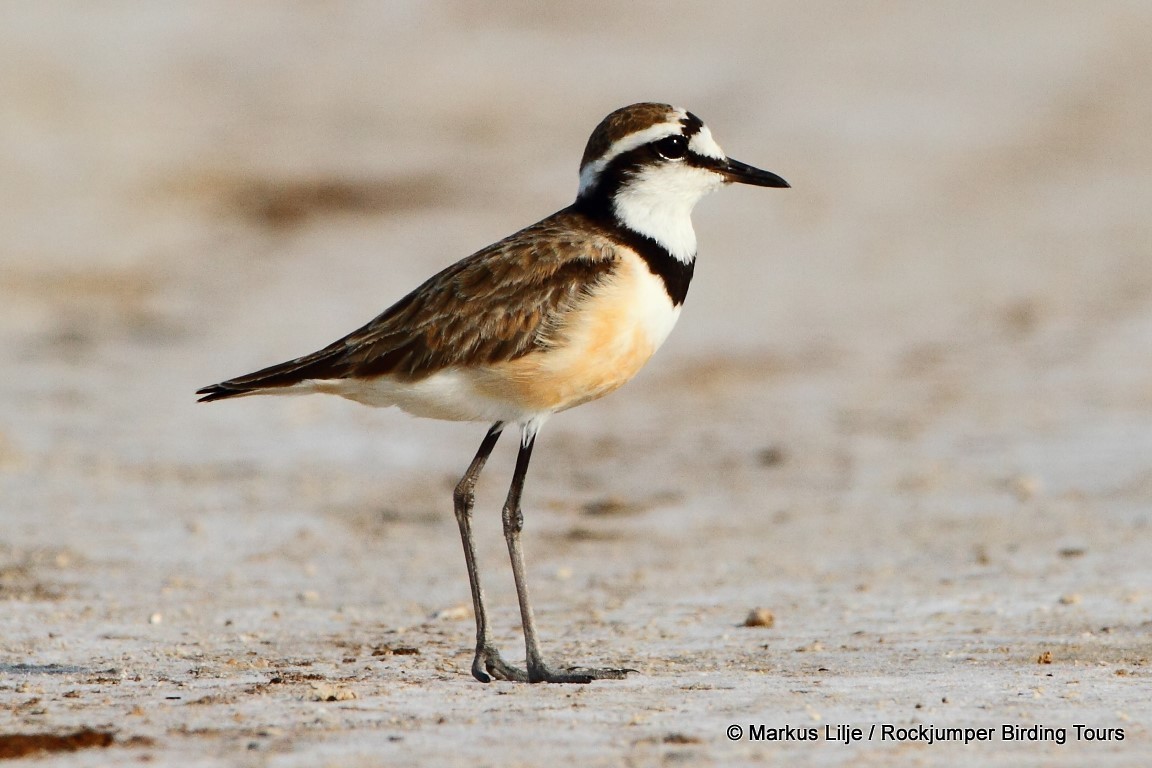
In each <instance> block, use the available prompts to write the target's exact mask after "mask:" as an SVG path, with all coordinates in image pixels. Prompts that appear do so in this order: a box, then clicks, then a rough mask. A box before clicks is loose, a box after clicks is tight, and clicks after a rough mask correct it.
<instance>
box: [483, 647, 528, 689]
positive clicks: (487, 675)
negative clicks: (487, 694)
mask: <svg viewBox="0 0 1152 768" xmlns="http://www.w3.org/2000/svg"><path fill="white" fill-rule="evenodd" d="M472 677H474V678H476V679H477V680H479V681H480V682H482V683H490V682H492V681H493V680H510V681H512V682H514V683H526V682H528V673H527V672H525V671H524V670H522V669H520V668H519V667H514V666H512V665H511V664H509V663H508V662H506V661H504V659H503V658H502V657H501V656H500V651H498V650H496V649H495V648H493V647H492V646H490V645H482V646H480V647H479V648H477V649H476V658H475V659H473V661H472Z"/></svg>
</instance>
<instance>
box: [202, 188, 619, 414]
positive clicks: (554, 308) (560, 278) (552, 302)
mask: <svg viewBox="0 0 1152 768" xmlns="http://www.w3.org/2000/svg"><path fill="white" fill-rule="evenodd" d="M617 247H618V246H617V245H616V244H615V243H614V242H613V240H612V239H611V238H610V237H609V233H608V231H607V230H606V229H603V228H602V227H600V226H599V225H597V224H596V223H594V222H592V221H591V220H589V219H588V217H587V216H586V215H585V214H583V213H581V212H579V211H576V210H573V209H571V208H569V209H565V210H562V211H559V212H558V213H555V214H553V215H552V216H549V217H548V218H546V219H544V220H542V221H540V222H538V223H536V224H534V225H532V226H530V227H528V228H526V229H524V230H521V231H520V232H518V233H516V234H514V235H512V236H510V237H508V238H505V239H504V240H501V241H499V242H497V243H494V244H493V245H490V246H488V247H487V248H484V249H483V250H481V251H478V252H477V253H474V254H473V255H471V256H469V257H467V258H465V259H463V260H461V261H459V262H457V263H455V264H453V265H452V266H450V267H448V268H446V269H444V270H442V271H441V272H439V273H437V274H436V275H434V276H433V277H431V278H430V279H428V280H427V281H426V282H425V283H424V284H423V285H421V286H420V287H418V288H417V289H416V290H414V291H412V292H411V293H409V294H408V295H407V296H405V297H404V298H402V299H400V301H398V302H396V304H394V305H393V306H392V307H390V308H389V309H387V310H385V311H384V312H383V313H382V314H380V315H379V316H377V317H376V318H375V319H373V320H372V321H371V322H369V323H368V324H366V325H364V326H363V327H361V328H359V329H357V330H355V331H353V332H352V333H350V334H348V335H347V336H345V337H343V338H341V339H339V340H337V341H335V342H333V343H332V344H329V345H328V346H327V347H324V348H323V349H321V350H319V351H317V352H314V353H312V354H310V355H306V356H304V357H300V358H297V359H295V360H290V361H288V362H286V363H281V364H279V365H274V366H270V367H268V368H264V369H262V370H259V371H256V372H255V373H250V374H247V375H245V376H238V377H236V378H234V379H229V380H228V381H225V382H221V383H220V384H214V385H212V386H209V387H205V388H203V389H201V390H199V391H198V392H197V394H200V395H202V397H201V400H202V401H210V400H219V399H223V398H227V397H235V396H238V395H245V394H253V393H255V392H257V391H259V390H268V389H274V388H280V387H290V386H292V385H295V384H299V383H301V382H303V381H307V380H331V379H346V378H369V377H373V376H380V375H388V376H391V377H395V378H397V379H400V380H417V379H422V378H425V377H427V376H429V375H431V374H433V373H436V372H438V371H442V370H444V369H446V368H452V367H459V366H475V365H493V364H496V363H501V362H508V361H512V360H516V359H518V358H520V357H523V356H524V355H527V354H529V353H530V352H533V351H536V350H541V349H544V348H547V347H548V346H550V345H554V344H557V343H561V340H560V339H558V338H556V335H557V333H558V332H560V329H563V328H564V325H565V323H564V317H565V316H566V315H567V314H568V313H569V312H571V311H572V310H574V309H576V308H577V307H578V306H579V305H580V304H581V302H582V301H584V300H586V299H587V298H588V297H589V296H591V295H592V294H593V292H594V291H595V289H596V287H597V286H598V285H599V284H601V283H602V282H603V281H604V280H606V279H608V278H609V277H611V275H612V274H613V272H614V270H615V269H616V267H617V264H618V261H619V254H618V253H617Z"/></svg>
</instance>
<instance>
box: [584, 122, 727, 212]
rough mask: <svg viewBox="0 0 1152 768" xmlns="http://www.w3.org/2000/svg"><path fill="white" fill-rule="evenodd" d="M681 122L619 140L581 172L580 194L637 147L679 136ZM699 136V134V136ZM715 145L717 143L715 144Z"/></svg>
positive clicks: (650, 127) (658, 126)
mask: <svg viewBox="0 0 1152 768" xmlns="http://www.w3.org/2000/svg"><path fill="white" fill-rule="evenodd" d="M680 128H681V126H680V121H679V120H677V121H676V122H674V123H657V124H656V125H652V126H649V127H647V128H645V129H644V130H642V131H636V133H630V134H628V135H627V136H625V137H624V138H622V139H620V140H618V141H617V142H616V143H615V144H613V145H612V146H610V147H609V148H608V151H607V152H605V153H604V154H603V155H602V156H601V157H600V158H599V159H597V160H594V161H592V162H591V163H588V165H586V166H584V168H583V169H582V170H581V171H580V190H579V192H578V194H581V195H582V194H584V193H585V192H586V191H587V190H588V189H590V188H591V187H592V185H593V184H595V183H596V179H598V178H599V177H600V174H601V172H603V170H604V169H605V168H606V167H608V163H610V162H612V161H613V160H614V159H616V158H617V157H619V156H620V155H622V154H624V153H625V152H631V151H632V150H633V149H636V147H642V146H644V145H645V144H647V143H648V142H650V141H655V140H656V139H662V138H664V137H665V136H679V135H681V133H680ZM697 135H699V134H697ZM713 144H715V142H713Z"/></svg>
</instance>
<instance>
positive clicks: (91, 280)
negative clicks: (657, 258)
mask: <svg viewBox="0 0 1152 768" xmlns="http://www.w3.org/2000/svg"><path fill="white" fill-rule="evenodd" d="M1150 28H1152V6H1150V5H1149V4H1148V3H1147V2H1127V3H1125V2H1104V3H1093V4H1086V3H1073V2H1043V3H1042V2H1038V1H1023V0H1022V1H1021V2H1004V1H1003V0H998V1H997V2H994V3H993V2H977V3H965V4H959V3H950V4H925V3H912V2H907V3H904V2H896V3H887V4H869V5H863V4H843V3H831V2H828V3H822V2H802V3H801V2H795V3H772V4H767V3H758V2H743V3H741V2H729V3H710V4H707V6H706V9H705V6H703V5H700V4H696V3H688V2H663V3H659V4H648V3H628V4H624V3H619V4H617V3H603V2H596V3H588V4H574V3H572V4H564V5H560V4H547V5H545V4H537V3H533V2H515V1H511V2H503V3H495V4H493V3H490V4H483V5H482V6H481V5H480V4H466V3H454V2H438V3H417V2H408V3H404V2H391V3H387V4H377V3H362V4H319V3H317V4H310V3H283V4H279V5H273V4H259V5H257V4H245V5H243V6H240V4H234V3H218V4H212V3H196V4H175V3H148V4H140V3H126V2H104V3H23V4H16V3H9V4H5V5H4V6H3V9H2V10H0V94H2V103H3V107H2V109H0V232H2V233H3V237H2V239H0V369H2V373H0V510H2V514H3V526H2V527H0V607H2V611H0V754H8V752H5V751H4V750H11V751H12V752H13V753H16V752H19V751H20V750H22V749H24V747H23V746H21V742H19V740H18V738H17V737H19V736H36V737H44V736H64V735H69V734H73V735H75V733H76V732H82V734H81V735H80V736H78V737H75V739H74V740H73V741H72V742H67V743H66V744H56V745H55V746H57V747H60V746H65V745H71V746H83V747H85V748H83V749H81V750H80V751H78V752H75V753H74V754H68V755H64V754H57V755H56V756H52V757H47V758H45V759H44V760H43V761H42V763H41V764H60V765H70V766H71V765H91V766H96V765H109V764H126V763H133V762H137V761H140V762H147V763H149V764H152V765H165V766H167V765H172V766H176V765H180V766H213V765H242V766H352V765H356V766H364V765H401V764H406V765H416V764H421V765H444V766H467V767H468V768H474V767H476V766H516V765H539V764H557V765H562V764H578V765H586V766H600V765H603V766H609V765H611V766H618V765H658V764H666V763H667V764H692V765H710V764H711V765H720V764H723V765H731V764H753V763H760V762H763V763H767V764H773V765H797V764H817V765H837V764H842V763H852V764H855V765H894V764H913V765H928V766H935V765H958V764H972V765H977V764H979V765H1013V766H1018V765H1045V766H1050V765H1084V764H1089V763H1090V764H1093V765H1136V764H1148V761H1149V760H1150V759H1152V733H1150V730H1149V726H1148V723H1149V720H1150V719H1152V695H1150V691H1152V689H1150V685H1149V682H1150V680H1149V678H1150V669H1152V668H1150V666H1149V658H1150V657H1152V558H1150V557H1149V553H1150V551H1152V549H1150V545H1152V531H1150V530H1149V524H1150V521H1152V507H1150V504H1152V465H1150V464H1149V457H1150V456H1152V367H1150V366H1149V364H1148V349H1149V346H1150V344H1152V259H1150V256H1152V253H1150V251H1152V226H1150V217H1149V211H1150V210H1152V143H1150V142H1149V141H1148V126H1149V125H1150V124H1152V100H1150V99H1149V98H1148V93H1147V89H1148V83H1149V82H1150V80H1152V47H1149V45H1148V34H1147V31H1148V29H1150ZM638 100H665V101H671V102H674V103H677V104H682V105H684V106H687V107H688V108H690V109H692V110H693V111H695V112H696V113H698V114H699V115H701V116H702V117H703V118H704V119H705V120H706V121H707V122H708V123H709V124H710V125H711V127H712V128H713V130H714V132H715V134H716V135H717V137H718V139H719V140H720V142H721V143H722V144H723V146H724V147H725V148H726V149H727V150H728V151H729V152H730V153H731V154H732V155H733V156H735V157H737V158H739V159H742V160H745V161H747V162H750V163H753V164H755V165H759V166H762V167H766V168H769V169H771V170H774V171H776V172H778V173H780V174H782V175H783V176H784V177H786V178H787V179H789V180H790V181H791V182H792V183H793V185H794V189H792V190H789V191H780V190H760V189H729V190H725V191H723V192H721V193H719V194H717V195H716V196H715V197H713V198H710V199H709V200H707V201H706V202H704V203H703V204H701V205H700V207H699V208H698V210H697V215H696V221H697V230H698V233H699V237H700V242H701V259H700V263H699V268H698V270H697V278H696V282H694V284H693V287H692V292H691V294H690V296H689V300H688V304H687V308H686V311H685V313H684V316H683V318H682V320H681V323H680V327H679V328H677V329H676V332H675V333H674V334H673V336H672V338H671V340H670V341H669V342H668V344H667V345H666V347H665V348H664V349H663V350H662V351H661V353H660V355H659V356H658V357H657V359H656V360H655V361H654V362H653V363H652V365H651V366H650V367H649V369H648V370H646V371H645V372H644V374H643V375H642V376H641V377H640V378H639V379H638V380H637V381H635V382H633V383H632V384H630V385H629V386H628V387H626V388H625V389H623V390H622V391H621V392H619V393H617V394H615V395H613V396H612V397H609V398H607V399H605V400H603V401H600V402H598V403H595V404H591V405H588V406H585V407H583V408H581V409H579V410H577V411H573V412H570V413H567V414H563V415H560V416H558V417H556V418H555V419H553V420H552V421H551V422H550V423H549V424H548V425H547V428H546V429H545V431H544V433H543V434H542V437H541V441H540V442H539V444H538V448H537V453H536V457H535V462H534V466H533V471H532V474H531V475H530V478H529V484H528V490H527V495H526V514H527V531H526V548H527V556H528V560H529V570H530V576H531V579H532V583H533V586H534V589H535V595H534V597H535V602H536V609H537V614H538V620H539V623H540V625H541V631H542V633H543V639H544V642H545V646H546V649H547V651H548V653H549V654H551V655H553V656H555V657H556V658H558V659H564V660H567V661H570V662H573V663H584V664H595V663H602V664H622V665H626V666H630V667H634V668H635V669H637V670H638V673H637V674H635V675H632V676H631V677H630V678H629V679H628V680H626V681H622V682H602V683H596V684H593V685H589V686H554V687H538V686H522V685H512V684H492V685H481V684H479V683H477V682H475V681H473V680H472V679H471V678H470V677H469V676H468V674H467V669H468V666H469V663H470V660H471V656H470V645H471V638H472V632H473V629H472V617H471V608H470V605H469V601H468V589H467V582H466V580H465V574H464V565H463V559H462V557H461V555H460V551H459V550H460V545H459V542H458V539H457V534H456V530H455V523H454V520H453V517H452V514H451V505H450V491H451V487H452V485H453V484H454V482H455V480H456V478H457V477H458V476H459V474H460V473H461V472H462V471H463V469H464V467H465V465H466V463H467V461H468V459H469V458H470V457H471V455H472V453H473V452H474V451H475V448H476V446H477V445H478V443H479V440H480V438H481V436H482V434H483V428H482V427H478V426H476V425H451V424H441V423H434V422H421V421H418V420H414V419H410V418H408V417H406V416H404V415H403V414H399V413H392V412H383V411H374V410H371V409H367V408H363V407H360V406H356V405H354V404H350V403H345V402H342V401H337V400H336V399H335V398H331V399H325V398H322V397H313V398H303V399H298V400H291V399H267V400H256V399H253V400H246V401H239V402H232V403H219V404H213V405H210V406H208V405H196V404H195V403H194V402H193V396H192V392H193V390H194V389H196V388H197V387H198V386H202V385H205V384H209V383H212V382H214V381H218V380H220V379H222V378H225V377H228V376H231V375H236V374H239V373H242V372H246V371H249V370H252V369H254V368H257V367H260V366H262V365H265V364H269V363H273V362H277V361H280V360H282V359H286V358H288V357H292V356H295V355H297V354H301V353H304V352H308V351H311V350H312V349H315V348H317V347H319V346H321V345H323V344H325V343H327V342H329V341H331V340H332V339H334V338H336V337H337V336H339V335H341V334H343V333H344V332H346V331H348V330H350V329H351V328H353V327H355V326H356V325H358V324H360V323H362V322H364V321H365V320H367V319H368V318H370V317H371V316H372V315H374V314H375V313H376V312H377V311H379V310H380V309H383V308H384V307H385V306H387V305H388V304H389V303H391V302H392V301H394V300H395V299H397V298H399V297H400V296H401V295H403V294H404V293H405V292H406V291H407V290H408V289H410V288H411V287H413V286H414V285H415V284H416V283H417V282H418V281H419V280H421V279H423V278H424V277H425V276H427V275H428V274H430V273H431V272H432V271H433V270H435V269H437V268H439V267H441V266H443V265H445V264H447V263H449V262H451V261H454V260H455V259H457V258H459V257H461V256H463V255H465V254H467V253H469V252H471V251H472V250H475V249H476V248H478V247H480V246H483V245H485V244H487V243H488V242H490V241H492V240H494V239H496V238H497V237H499V236H501V235H504V234H507V233H508V232H511V231H512V230H514V229H516V228H518V227H520V226H522V225H525V224H527V223H530V222H532V221H534V220H535V219H537V218H539V217H541V216H543V215H546V214H547V213H550V212H551V211H552V210H555V209H556V208H559V207H561V206H563V205H565V204H567V203H568V202H569V201H570V199H571V197H572V195H573V193H574V189H575V171H576V165H577V161H578V159H579V156H580V152H581V149H582V147H583V142H584V141H585V139H586V137H587V134H588V132H589V131H590V130H591V128H592V127H593V126H594V125H595V124H596V122H597V121H598V120H599V119H600V118H601V117H602V116H603V115H604V114H606V113H607V112H608V111H610V110H611V109H614V108H615V107H617V106H621V105H623V104H627V103H630V102H633V101H638ZM512 443H513V441H512V440H507V439H506V443H505V444H504V445H502V446H501V447H500V448H498V450H497V454H496V456H495V458H494V459H493V462H492V463H491V465H490V469H489V471H488V473H487V474H486V476H485V479H484V482H483V483H482V487H481V489H480V495H479V508H478V515H477V528H478V532H479V536H480V539H481V542H480V547H481V558H482V560H483V567H484V569H485V576H486V582H487V583H486V586H487V589H488V593H489V598H490V600H491V602H492V605H493V611H494V620H495V623H496V626H497V628H498V632H499V637H500V641H501V644H502V646H503V647H504V649H505V653H506V655H508V656H510V657H517V656H519V654H520V653H521V652H520V651H519V650H518V649H519V648H520V647H521V646H520V643H521V640H520V636H519V634H518V631H517V626H518V621H517V619H518V617H517V614H516V611H515V599H514V593H513V591H512V586H511V577H510V573H509V570H508V567H507V565H506V558H505V555H504V548H503V539H502V537H501V534H500V531H499V527H500V526H499V512H498V510H499V505H500V503H501V500H502V497H503V493H504V490H505V487H506V483H507V479H508V477H509V474H510V471H511V462H512V454H513V453H514V451H513V450H512ZM755 608H763V609H766V610H769V611H771V612H772V614H773V616H774V625H773V626H771V627H744V626H742V624H743V622H744V619H745V617H746V615H747V614H748V613H749V611H751V610H752V609H755ZM1006 724H1007V725H1009V726H1014V725H1015V726H1021V727H1024V728H1028V727H1032V726H1040V727H1042V728H1043V729H1046V730H1045V731H1043V732H1042V733H1040V734H1036V732H1035V731H1033V732H1032V734H1033V735H1043V736H1047V737H1048V738H1047V739H1046V740H1043V741H1029V740H1027V738H1026V736H1027V735H1028V734H1027V733H1025V734H1024V736H1025V738H1021V739H1016V740H1011V741H1009V740H1005V738H1004V732H1003V731H1002V727H1003V726H1004V725H1006ZM1078 725H1079V726H1084V727H1087V728H1088V729H1091V730H1090V731H1085V730H1083V729H1081V730H1080V731H1077V729H1076V728H1075V726H1078ZM730 726H739V728H740V729H741V730H740V733H739V734H737V733H735V732H733V733H732V735H733V736H738V738H735V739H731V738H729V731H728V729H729V727H730ZM920 726H935V727H936V728H941V729H943V728H949V729H965V728H967V729H977V728H988V729H993V730H992V732H991V740H990V741H983V742H973V743H969V744H967V745H965V744H963V743H957V742H955V741H943V742H940V743H931V744H928V743H924V742H923V741H918V740H914V739H916V738H917V737H923V736H924V735H925V734H926V733H927V732H926V731H923V730H918V729H919V728H920ZM788 727H791V728H792V731H790V732H789V731H781V730H779V729H785V728H788ZM809 728H815V729H817V730H816V732H815V733H814V734H811V735H815V736H816V740H815V741H795V740H793V741H780V740H775V741H774V740H770V738H769V737H771V736H783V737H793V738H795V737H798V736H801V735H803V736H807V735H810V734H809V731H808V730H807V729H809ZM844 728H860V729H861V731H860V732H859V733H860V738H859V740H856V741H853V742H852V743H847V744H846V743H844V738H843V736H844V735H846V734H850V733H852V732H851V731H845V730H844ZM86 729H87V730H86ZM898 729H905V730H898ZM906 729H911V730H910V731H909V730H906ZM1109 729H1111V730H1109ZM1118 729H1119V730H1122V733H1123V740H1122V741H1120V740H1117V738H1116V737H1117V736H1118V735H1119V734H1118ZM83 732H87V733H88V735H87V736H84V735H83ZM107 733H110V734H111V740H112V743H111V745H110V746H101V745H104V744H106V742H107V741H108V737H107V736H101V735H100V734H107ZM960 733H961V734H962V733H963V731H960ZM885 734H888V735H889V736H890V737H891V738H886V737H885ZM1061 734H1062V735H1063V736H1064V738H1063V739H1062V741H1063V742H1064V743H1059V742H1058V741H1057V740H1056V739H1057V738H1058V737H1059V736H1061ZM901 735H903V739H902V740H893V739H899V737H900V736H901ZM953 735H955V734H953ZM972 735H974V732H970V735H969V738H971V737H972ZM1088 735H1093V736H1099V737H1102V738H1098V739H1096V740H1087V736H1088ZM761 737H763V738H761ZM1103 737H1110V738H1103ZM41 743H43V744H45V745H47V746H51V744H48V742H46V741H45V742H41Z"/></svg>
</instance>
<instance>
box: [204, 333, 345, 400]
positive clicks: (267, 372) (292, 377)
mask: <svg viewBox="0 0 1152 768" xmlns="http://www.w3.org/2000/svg"><path fill="white" fill-rule="evenodd" d="M335 347H336V345H333V346H332V347H327V348H325V349H322V350H320V351H319V352H314V353H312V354H311V355H307V356H305V357H298V358H296V359H295V360H289V361H288V362H286V363H280V364H278V365H272V366H269V367H267V368H262V369H261V370H259V371H256V372H255V373H249V374H246V375H244V376H237V377H236V378H234V379H228V381H222V382H220V383H219V384H212V385H211V386H207V387H203V388H201V389H198V390H196V394H198V395H200V396H201V397H200V399H199V400H198V401H197V402H201V403H210V402H212V401H213V400H225V399H227V398H229V397H243V396H244V395H259V394H265V393H267V392H268V391H269V390H276V389H281V388H284V387H291V386H293V385H294V384H300V383H301V382H304V381H307V380H308V379H334V378H340V376H341V373H342V371H341V367H342V366H340V365H339V361H338V360H337V358H338V357H339V356H340V353H341V352H342V351H343V350H342V349H340V348H335Z"/></svg>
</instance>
